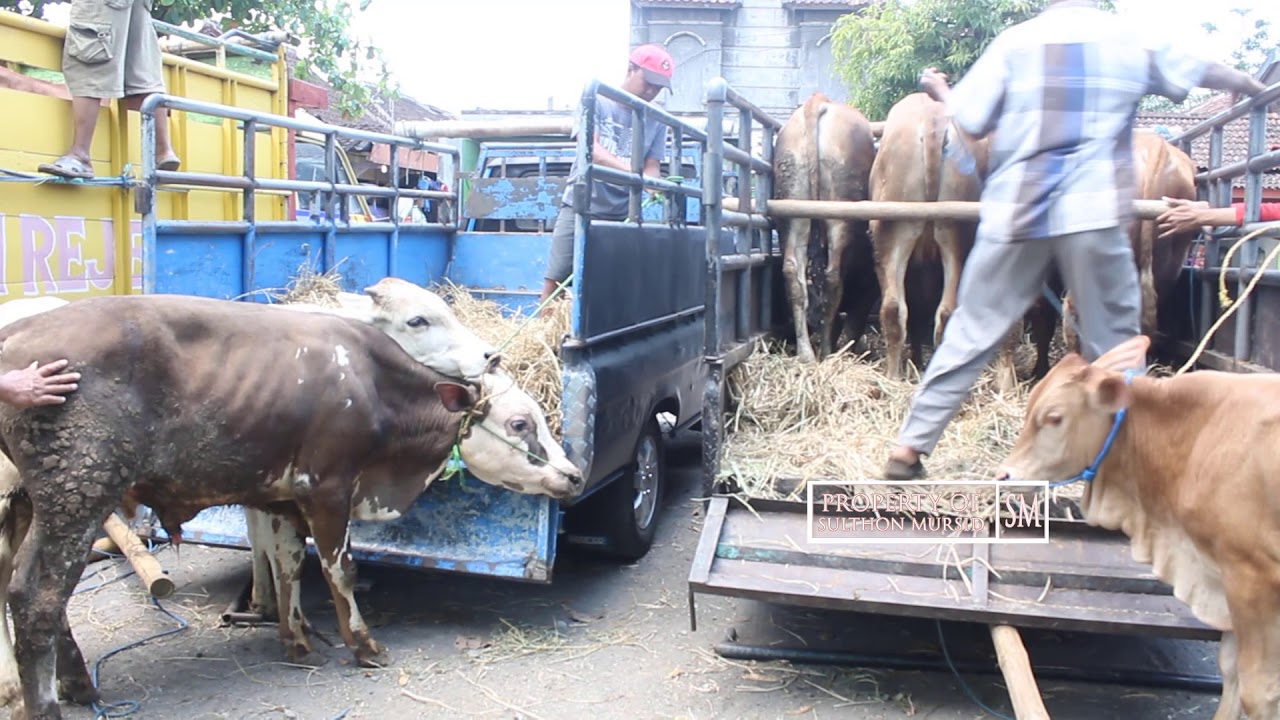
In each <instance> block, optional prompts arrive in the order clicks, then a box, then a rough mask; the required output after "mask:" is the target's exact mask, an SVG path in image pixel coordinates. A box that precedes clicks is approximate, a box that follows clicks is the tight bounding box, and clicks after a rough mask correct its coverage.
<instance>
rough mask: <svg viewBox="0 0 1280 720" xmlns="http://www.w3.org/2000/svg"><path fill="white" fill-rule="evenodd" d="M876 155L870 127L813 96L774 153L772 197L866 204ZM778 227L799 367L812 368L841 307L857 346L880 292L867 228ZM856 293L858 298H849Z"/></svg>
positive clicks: (797, 223) (832, 335)
mask: <svg viewBox="0 0 1280 720" xmlns="http://www.w3.org/2000/svg"><path fill="white" fill-rule="evenodd" d="M875 152H876V151H875V139H874V137H873V136H872V134H871V124H870V123H869V122H868V121H867V119H866V117H864V116H863V115H862V113H860V112H858V111H857V110H856V109H854V108H852V107H850V106H848V105H846V104H844V103H839V102H835V101H833V100H831V99H830V98H828V97H827V96H826V95H823V94H822V93H814V94H813V95H812V96H810V97H809V99H808V100H806V101H805V103H804V105H802V106H800V107H799V108H797V109H796V111H795V112H794V113H792V114H791V117H790V119H788V120H787V123H786V125H784V126H783V128H782V130H781V131H779V132H778V138H777V140H776V141H775V143H774V150H773V168H774V193H773V196H774V197H775V198H777V199H787V200H840V201H857V200H866V199H867V178H868V175H869V173H870V172H871V163H872V161H873V160H874V158H875ZM775 225H776V226H777V228H778V237H779V238H780V239H781V241H782V253H783V255H782V258H783V260H782V272H783V276H784V277H785V278H786V290H787V299H788V302H789V305H790V308H791V316H792V321H793V325H794V327H795V333H796V357H797V358H798V359H799V360H800V362H814V361H816V360H818V359H821V358H824V357H826V356H827V355H829V354H831V352H832V346H833V345H834V344H835V342H836V341H837V340H838V339H839V331H838V329H837V328H836V327H835V319H836V314H837V311H838V310H839V309H842V308H844V309H846V310H847V314H846V320H845V325H846V329H847V331H848V334H849V337H846V338H845V342H857V341H858V339H859V338H860V337H861V335H862V331H863V328H864V326H865V324H866V318H867V314H868V313H869V312H870V311H871V308H872V306H874V304H875V299H876V294H877V290H876V288H875V287H874V282H875V275H874V273H873V270H872V268H873V265H872V262H873V260H872V255H871V246H870V244H869V242H868V239H867V223H866V222H865V221H862V220H812V219H810V218H778V219H777V220H775ZM850 292H853V293H857V295H856V296H855V297H849V298H847V299H846V298H845V295H846V294H847V293H850ZM815 338H816V342H815ZM815 345H816V346H817V350H816V353H815V349H814V347H815Z"/></svg>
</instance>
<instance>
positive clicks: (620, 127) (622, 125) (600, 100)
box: [562, 95, 667, 219]
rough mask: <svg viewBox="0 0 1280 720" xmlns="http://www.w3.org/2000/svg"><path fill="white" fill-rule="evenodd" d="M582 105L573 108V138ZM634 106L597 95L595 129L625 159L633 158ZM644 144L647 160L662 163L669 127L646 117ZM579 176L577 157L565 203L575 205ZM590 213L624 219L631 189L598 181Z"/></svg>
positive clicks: (596, 181) (601, 142)
mask: <svg viewBox="0 0 1280 720" xmlns="http://www.w3.org/2000/svg"><path fill="white" fill-rule="evenodd" d="M581 113H582V107H581V104H579V106H578V108H577V109H575V110H574V119H575V120H574V138H575V139H576V138H577V130H578V128H577V124H578V123H579V122H581V117H582V115H581ZM632 117H633V112H632V110H631V108H629V107H627V106H625V105H622V104H620V103H617V102H615V101H614V100H613V99H612V98H607V97H604V96H601V95H597V96H596V131H597V132H598V133H599V134H600V144H601V145H603V146H604V147H605V149H607V150H608V151H609V152H611V153H613V154H614V155H616V156H618V157H619V158H620V159H621V160H622V161H623V162H630V161H631V121H632ZM644 125H645V127H644V143H645V147H646V148H647V152H646V153H645V159H646V160H648V159H649V158H653V159H655V160H657V161H658V162H662V160H663V156H664V154H665V151H666V142H667V126H666V125H663V124H662V123H660V122H658V121H657V120H654V119H650V118H647V117H646V118H645V124H644ZM578 175H579V168H578V160H577V158H576V157H575V158H574V161H573V167H572V168H571V169H570V170H569V185H568V187H566V188H565V190H564V196H563V198H562V199H563V200H564V202H565V204H566V205H572V204H573V183H574V182H576V181H577V179H578ZM591 185H592V191H591V208H590V211H589V212H590V214H591V215H592V216H593V217H605V218H609V219H622V218H625V217H626V215H627V203H628V201H629V200H630V193H629V189H628V188H627V187H626V186H625V185H615V184H613V183H608V182H604V181H603V180H599V179H597V180H595V182H593V183H592V184H591Z"/></svg>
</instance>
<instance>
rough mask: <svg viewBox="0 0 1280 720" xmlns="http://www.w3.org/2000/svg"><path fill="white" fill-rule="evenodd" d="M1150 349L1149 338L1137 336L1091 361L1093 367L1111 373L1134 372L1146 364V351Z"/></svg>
mask: <svg viewBox="0 0 1280 720" xmlns="http://www.w3.org/2000/svg"><path fill="white" fill-rule="evenodd" d="M1150 347H1151V338H1149V337H1147V336H1146V335H1137V336H1135V337H1132V338H1129V339H1128V340H1125V341H1124V342H1122V343H1120V344H1119V345H1117V346H1115V347H1113V348H1111V349H1110V350H1108V351H1106V352H1105V353H1103V354H1102V357H1100V358H1098V359H1097V360H1094V361H1093V365H1094V367H1097V368H1101V369H1103V370H1111V371H1113V372H1124V371H1125V370H1136V369H1137V368H1140V367H1142V366H1143V365H1145V364H1146V360H1147V349H1148V348H1150Z"/></svg>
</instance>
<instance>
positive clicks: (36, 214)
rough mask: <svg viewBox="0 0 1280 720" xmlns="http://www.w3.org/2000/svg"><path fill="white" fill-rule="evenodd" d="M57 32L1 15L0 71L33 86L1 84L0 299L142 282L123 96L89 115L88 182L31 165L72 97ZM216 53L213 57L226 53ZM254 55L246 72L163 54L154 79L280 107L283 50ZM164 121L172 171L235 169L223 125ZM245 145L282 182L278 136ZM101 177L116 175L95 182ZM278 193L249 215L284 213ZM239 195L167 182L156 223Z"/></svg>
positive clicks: (137, 286)
mask: <svg viewBox="0 0 1280 720" xmlns="http://www.w3.org/2000/svg"><path fill="white" fill-rule="evenodd" d="M64 36H65V29H64V28H62V27H59V26H57V25H53V24H51V23H47V22H44V21H42V20H36V19H32V18H29V17H24V16H21V15H18V14H16V13H13V12H6V11H0V67H3V68H4V69H5V70H8V71H9V74H10V75H11V76H12V75H13V74H17V75H18V76H21V77H23V78H33V79H36V81H35V83H34V84H35V85H37V86H38V87H37V88H36V90H35V91H28V90H25V89H23V90H20V89H13V88H11V87H7V86H0V107H3V108H4V111H3V113H0V302H3V301H4V300H9V299H13V298H18V297H31V296H36V295H55V296H58V297H63V298H66V299H68V300H73V299H76V298H80V297H87V296H91V295H105V294H127V293H130V292H138V291H140V290H141V287H142V257H141V252H142V240H141V227H140V223H141V219H140V217H139V215H138V214H137V213H136V212H135V211H134V208H133V195H132V192H131V190H130V188H129V187H128V184H127V180H129V179H131V178H136V177H137V176H138V175H139V174H140V170H141V165H142V154H141V148H140V140H141V117H140V116H139V114H138V113H136V112H132V111H126V110H125V109H124V105H123V103H122V102H120V103H117V102H112V103H109V104H108V106H106V107H103V108H102V110H101V111H100V114H99V120H98V129H97V132H96V133H95V135H94V140H93V144H92V146H91V156H92V161H93V168H94V173H95V175H96V176H97V181H95V182H94V183H83V182H79V181H64V180H62V179H60V178H50V177H49V176H44V175H41V174H39V173H38V172H37V170H36V168H37V167H38V166H39V165H40V164H41V163H46V162H52V161H53V160H55V159H57V158H58V156H59V155H61V154H62V153H63V152H65V150H66V149H67V147H68V145H69V144H70V142H71V103H70V101H69V99H68V98H67V94H66V88H65V86H63V85H62V84H61V74H60V72H59V71H60V70H61V65H62V44H63V38H64ZM217 57H218V58H219V60H218V62H220V63H221V62H223V58H225V54H224V53H218V54H217ZM255 62H257V68H256V70H257V74H252V73H249V72H240V71H237V70H233V69H229V68H227V67H225V66H219V65H213V64H209V63H205V62H200V61H197V60H192V59H190V58H186V57H179V56H175V55H169V54H165V55H164V72H165V84H166V86H167V88H168V92H169V93H170V94H172V95H177V96H181V97H188V98H193V99H197V100H203V101H207V102H213V103H222V104H227V105H234V106H236V107H243V108H248V109H255V110H261V111H263V112H270V113H275V114H280V115H285V114H287V108H288V99H287V97H286V95H287V88H288V78H287V74H286V73H287V70H286V67H285V64H284V60H283V57H278V58H277V60H276V62H275V63H274V64H271V65H270V66H268V65H266V64H265V63H262V62H259V61H255ZM259 75H261V76H259ZM41 80H49V81H51V82H41ZM59 95H60V96H59ZM169 124H170V132H171V136H172V139H173V143H174V147H175V149H176V150H177V152H178V154H179V156H180V157H181V158H182V162H183V168H182V169H183V170H188V171H192V172H209V173H218V174H225V175H240V174H243V173H244V167H243V163H244V160H243V158H244V148H243V147H242V141H241V140H239V139H238V137H237V136H238V133H237V132H236V131H235V126H234V121H231V120H223V119H219V118H211V117H204V116H200V115H197V114H193V113H185V112H174V113H172V115H171V116H170V119H169ZM254 142H255V161H254V166H255V167H254V172H255V174H256V176H257V177H260V178H280V179H283V178H287V177H288V147H287V142H288V134H287V133H286V131H284V130H281V129H279V128H272V129H269V130H264V131H263V132H259V133H257V136H256V138H255V141H254ZM111 178H115V179H119V180H120V181H119V182H116V183H115V184H108V182H104V181H108V180H109V179H111ZM286 200H287V197H286V195H285V194H284V193H276V194H272V193H267V192H259V193H257V194H256V208H255V212H256V217H257V219H258V220H264V221H266V220H286V219H288V216H287V203H286ZM241 202H242V200H241V195H240V194H239V193H238V192H222V191H216V190H209V189H205V188H182V187H177V188H166V189H165V192H163V193H162V194H161V195H160V197H159V198H158V203H159V208H158V210H159V215H160V217H161V218H162V219H166V220H210V221H216V220H240V219H243V208H242V205H241ZM117 258H127V261H125V262H117Z"/></svg>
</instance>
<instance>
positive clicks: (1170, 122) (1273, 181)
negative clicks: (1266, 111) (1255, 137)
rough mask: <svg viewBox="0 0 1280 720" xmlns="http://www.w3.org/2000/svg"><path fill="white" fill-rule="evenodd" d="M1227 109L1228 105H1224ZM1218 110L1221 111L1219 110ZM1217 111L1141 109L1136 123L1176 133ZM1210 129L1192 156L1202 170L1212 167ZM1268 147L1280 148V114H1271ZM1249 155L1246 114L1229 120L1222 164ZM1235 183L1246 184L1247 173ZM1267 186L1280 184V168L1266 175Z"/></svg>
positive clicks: (1193, 144) (1197, 142)
mask: <svg viewBox="0 0 1280 720" xmlns="http://www.w3.org/2000/svg"><path fill="white" fill-rule="evenodd" d="M1223 109H1225V106H1224V108H1223ZM1218 112H1221V110H1219V111H1218ZM1216 114H1218V113H1217V112H1210V113H1208V114H1195V115H1192V114H1189V113H1138V116H1137V118H1136V119H1135V121H1134V127H1139V128H1156V127H1159V126H1163V127H1165V128H1167V129H1168V130H1169V131H1170V132H1172V133H1173V134H1174V135H1177V134H1178V133H1180V132H1182V131H1184V130H1187V129H1189V128H1190V127H1191V126H1192V125H1195V124H1197V123H1199V122H1201V121H1202V120H1206V119H1208V118H1210V117H1212V116H1213V115H1216ZM1209 137H1210V134H1209V133H1205V134H1204V135H1201V136H1200V137H1198V138H1196V139H1195V140H1193V141H1191V159H1192V160H1194V161H1195V163H1196V166H1197V167H1198V168H1200V170H1207V169H1208V168H1209ZM1267 148H1268V149H1277V148H1280V115H1269V116H1268V117H1267ZM1248 156H1249V118H1248V117H1243V118H1239V119H1236V120H1233V121H1231V122H1229V123H1227V125H1226V128H1225V130H1224V132H1223V134H1222V164H1223V165H1230V164H1231V163H1234V162H1239V161H1241V160H1244V159H1246V158H1247V157H1248ZM1232 185H1234V186H1235V187H1244V177H1243V176H1241V177H1239V178H1236V179H1235V180H1234V181H1233V183H1232ZM1262 186H1263V187H1264V188H1280V170H1273V171H1271V172H1269V173H1265V174H1263V176H1262Z"/></svg>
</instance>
